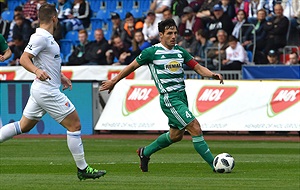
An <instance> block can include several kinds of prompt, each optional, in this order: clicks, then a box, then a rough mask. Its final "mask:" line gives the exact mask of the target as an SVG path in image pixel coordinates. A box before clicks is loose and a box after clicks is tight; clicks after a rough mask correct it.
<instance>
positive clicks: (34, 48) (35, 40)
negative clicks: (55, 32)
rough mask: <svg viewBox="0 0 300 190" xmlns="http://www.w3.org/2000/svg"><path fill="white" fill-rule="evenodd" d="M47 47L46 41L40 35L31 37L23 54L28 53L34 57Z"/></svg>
mask: <svg viewBox="0 0 300 190" xmlns="http://www.w3.org/2000/svg"><path fill="white" fill-rule="evenodd" d="M46 45H47V40H46V39H45V38H44V37H43V36H40V35H32V36H31V37H30V40H29V42H28V45H27V46H26V48H25V50H24V52H27V53H30V54H32V55H34V56H36V55H37V54H38V53H40V52H41V51H42V50H43V49H44V48H45V47H46Z"/></svg>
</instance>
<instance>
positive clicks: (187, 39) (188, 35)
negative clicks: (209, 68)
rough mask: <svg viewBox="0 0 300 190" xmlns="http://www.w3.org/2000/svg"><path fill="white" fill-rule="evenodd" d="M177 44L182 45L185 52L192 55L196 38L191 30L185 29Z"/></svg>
mask: <svg viewBox="0 0 300 190" xmlns="http://www.w3.org/2000/svg"><path fill="white" fill-rule="evenodd" d="M178 45H179V46H181V47H183V48H184V49H185V50H186V51H187V52H189V53H190V54H191V55H192V56H194V50H195V49H196V46H197V40H196V38H195V36H194V33H193V31H191V30H190V29H185V30H184V32H183V40H182V41H180V42H179V43H178Z"/></svg>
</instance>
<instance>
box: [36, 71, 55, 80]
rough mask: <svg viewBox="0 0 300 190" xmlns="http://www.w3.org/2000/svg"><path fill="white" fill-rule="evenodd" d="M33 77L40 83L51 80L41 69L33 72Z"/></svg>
mask: <svg viewBox="0 0 300 190" xmlns="http://www.w3.org/2000/svg"><path fill="white" fill-rule="evenodd" d="M35 75H36V78H38V79H39V80H41V81H45V80H47V79H49V80H51V78H50V76H49V75H48V74H47V73H46V72H45V71H43V70H42V69H37V70H36V72H35Z"/></svg>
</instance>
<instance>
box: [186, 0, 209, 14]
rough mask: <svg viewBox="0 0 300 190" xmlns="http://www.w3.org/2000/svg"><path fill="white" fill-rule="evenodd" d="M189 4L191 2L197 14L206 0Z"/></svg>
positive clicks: (192, 0) (193, 0)
mask: <svg viewBox="0 0 300 190" xmlns="http://www.w3.org/2000/svg"><path fill="white" fill-rule="evenodd" d="M189 2H190V3H189V6H190V7H192V8H193V10H194V12H195V13H197V12H198V11H199V10H200V8H201V6H202V5H203V3H204V0H191V1H189ZM184 7H186V6H184Z"/></svg>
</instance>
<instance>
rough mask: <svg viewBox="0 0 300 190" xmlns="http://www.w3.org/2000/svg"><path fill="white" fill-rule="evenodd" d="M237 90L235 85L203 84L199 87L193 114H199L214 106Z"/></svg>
mask: <svg viewBox="0 0 300 190" xmlns="http://www.w3.org/2000/svg"><path fill="white" fill-rule="evenodd" d="M236 90H237V87H236V86H228V87H215V86H204V87H203V88H201V89H200V91H199V93H198V95H197V99H196V103H195V106H194V109H193V110H194V114H195V115H197V116H199V115H201V114H203V113H205V112H207V111H208V110H210V109H212V108H214V107H216V106H217V105H219V104H221V103H222V102H224V101H225V100H226V99H228V98H229V97H231V96H232V95H233V94H234V93H235V92H236Z"/></svg>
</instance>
